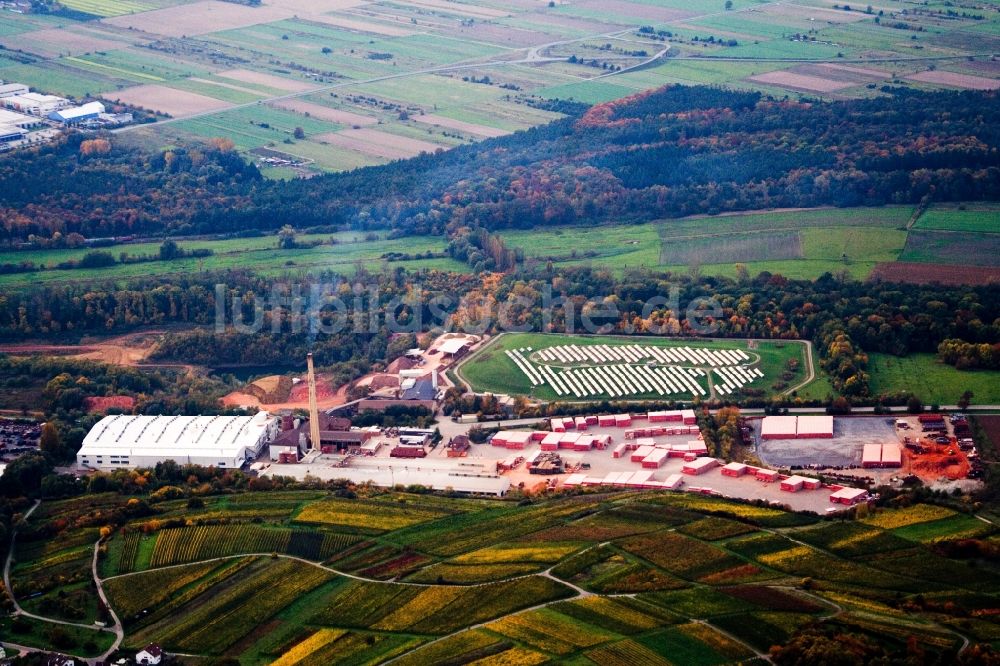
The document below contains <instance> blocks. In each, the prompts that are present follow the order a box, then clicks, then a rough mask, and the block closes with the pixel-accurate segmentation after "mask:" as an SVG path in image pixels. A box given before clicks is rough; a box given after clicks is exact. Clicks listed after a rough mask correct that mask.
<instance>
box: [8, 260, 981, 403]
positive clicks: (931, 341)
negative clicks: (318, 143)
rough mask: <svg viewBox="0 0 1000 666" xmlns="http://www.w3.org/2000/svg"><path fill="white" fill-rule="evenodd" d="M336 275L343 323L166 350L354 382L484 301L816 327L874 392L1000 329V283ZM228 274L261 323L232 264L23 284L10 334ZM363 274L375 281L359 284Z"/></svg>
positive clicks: (833, 355) (619, 326)
mask: <svg viewBox="0 0 1000 666" xmlns="http://www.w3.org/2000/svg"><path fill="white" fill-rule="evenodd" d="M328 277H329V278H330V280H331V282H330V285H331V290H332V293H333V294H337V293H341V294H357V296H354V297H351V298H346V299H343V303H344V306H346V307H345V308H344V309H342V310H340V311H339V315H340V316H344V317H345V322H347V323H345V324H344V325H342V326H341V327H340V329H338V330H332V327H331V326H330V325H331V324H332V323H333V322H334V317H335V316H337V311H334V310H323V311H321V312H320V313H319V315H317V316H318V317H319V318H318V319H315V320H314V316H313V314H312V313H311V312H310V311H309V309H308V308H299V309H295V308H291V307H288V306H289V305H290V299H289V300H288V301H282V299H280V298H279V299H278V300H277V302H276V303H272V304H271V306H272V307H270V308H269V309H268V310H267V311H266V313H265V314H264V315H263V316H262V317H261V318H260V320H259V325H258V326H257V327H256V328H255V329H254V330H251V331H249V332H246V331H243V332H241V331H239V330H235V329H234V328H232V327H230V328H228V329H227V330H226V331H225V332H224V333H215V332H213V327H211V326H203V327H201V328H200V329H198V330H197V331H194V332H190V333H184V334H175V335H170V336H168V337H167V339H166V341H165V342H164V343H163V345H162V346H161V348H160V350H159V356H160V357H161V358H163V359H166V360H176V361H181V362H184V363H205V364H219V363H223V364H226V363H233V364H238V363H246V364H262V363H265V364H266V363H280V362H282V360H283V359H288V358H301V357H302V356H304V354H305V352H306V351H307V350H312V351H313V352H314V353H315V354H316V357H317V361H318V362H319V363H321V364H323V365H328V366H331V367H335V368H337V372H339V373H342V375H343V378H344V379H345V381H346V380H347V379H350V378H351V377H352V376H356V375H358V374H361V373H362V372H364V371H365V370H366V369H367V368H368V366H369V364H371V363H376V362H380V361H382V360H385V358H386V357H387V350H388V349H389V345H390V344H391V340H392V336H393V334H394V333H397V332H410V333H414V332H420V331H425V330H431V329H434V328H441V327H446V326H452V327H456V328H458V329H460V330H471V329H475V327H476V326H478V325H480V323H481V320H480V317H481V315H482V313H483V312H490V313H493V314H494V315H495V314H496V313H497V312H499V311H501V310H502V311H503V312H504V313H505V315H506V322H505V324H504V325H505V326H507V327H509V326H519V327H527V328H528V329H530V330H537V331H587V330H588V328H587V325H588V322H589V323H590V324H591V325H594V326H597V327H599V328H600V330H601V331H604V332H616V333H630V334H638V335H644V334H647V335H654V334H655V335H680V336H687V335H698V334H701V333H702V332H703V329H699V328H697V325H701V326H709V327H710V328H709V330H710V332H711V334H713V335H717V336H724V337H740V338H748V337H750V338H779V339H780V338H803V339H809V340H813V341H814V342H815V343H816V344H817V350H818V352H819V354H820V357H821V363H822V365H823V367H824V369H825V370H826V371H827V372H828V373H829V374H830V376H831V379H832V380H833V383H834V386H835V388H837V389H838V390H839V391H840V392H842V393H843V394H845V395H847V396H850V397H856V398H862V399H863V398H868V397H869V387H868V378H867V373H866V370H865V368H866V365H867V357H866V353H867V352H885V353H890V354H896V355H905V354H907V353H910V352H916V351H920V352H937V351H939V346H940V345H942V343H945V342H946V341H948V344H947V345H946V346H945V347H942V350H943V349H945V348H947V349H951V348H952V347H954V346H955V345H956V343H955V342H954V340H955V339H957V340H960V341H966V342H968V343H975V344H976V345H992V344H994V343H996V342H997V341H998V340H1000V298H998V290H997V289H996V287H988V286H980V287H973V286H967V287H945V286H940V285H933V286H919V285H902V284H889V283H860V282H854V281H850V280H844V279H841V278H838V277H834V276H832V275H826V276H823V277H821V278H820V279H818V280H815V281H805V280H789V279H786V278H784V277H782V276H780V275H771V274H769V273H761V274H760V275H758V276H756V277H753V278H750V277H747V278H746V279H742V280H729V279H722V278H712V277H698V278H695V277H691V276H686V275H685V276H672V275H669V274H664V273H659V274H657V273H653V272H645V271H636V272H630V273H627V274H626V275H624V276H622V277H617V276H615V275H613V274H612V273H610V272H608V271H604V270H596V269H593V268H586V267H581V268H567V269H562V270H560V271H559V272H558V273H556V272H553V271H551V270H549V269H547V268H545V267H541V266H535V267H531V266H529V267H522V268H521V269H519V270H518V271H515V272H511V273H507V274H499V273H493V274H486V275H482V276H470V275H462V274H455V273H444V272H439V271H424V272H420V273H404V272H402V271H395V272H392V273H385V274H378V275H363V276H356V280H357V281H353V282H352V281H350V280H346V279H344V278H335V277H334V276H328ZM362 280H363V282H362ZM220 282H224V283H225V284H226V285H227V288H226V291H225V292H224V294H223V301H224V302H223V303H220V304H219V306H220V307H222V308H223V309H224V310H225V312H226V322H228V323H229V324H232V322H234V321H236V322H240V323H241V324H243V325H245V326H250V324H249V322H250V321H251V320H252V319H253V314H252V311H251V310H252V308H251V307H250V306H251V304H252V303H253V302H254V298H255V296H257V295H268V294H270V293H271V289H272V286H273V283H272V281H271V280H270V279H269V278H266V277H264V276H259V275H254V274H250V273H243V272H231V273H226V274H217V275H212V274H208V275H200V276H190V277H188V278H185V279H184V280H181V281H177V282H176V283H174V284H166V283H164V282H160V281H156V280H141V281H137V282H135V283H133V284H131V285H130V286H129V288H127V289H125V288H121V287H120V286H116V285H111V284H109V285H103V286H101V285H90V286H79V285H66V286H58V287H45V288H29V289H27V290H25V291H19V292H12V293H10V294H6V295H4V297H3V298H0V339H7V340H15V339H23V338H28V337H37V336H39V335H47V334H52V333H61V334H63V335H65V334H67V333H71V334H76V335H79V334H82V333H85V332H114V331H120V330H128V329H130V328H133V327H138V326H142V325H162V324H167V323H190V324H205V325H207V324H211V323H212V322H213V321H214V316H215V312H216V305H217V302H216V292H215V284H217V283H220ZM360 284H364V288H363V289H355V288H354V286H355V285H360ZM672 288H675V289H676V290H677V294H678V306H679V307H678V308H677V310H676V311H675V310H673V309H670V308H669V307H668V306H662V307H657V308H654V309H649V308H646V304H647V303H648V302H650V301H651V299H654V298H656V297H662V296H664V295H665V294H668V293H670V291H671V289H672ZM459 295H461V298H459ZM701 298H713V299H715V302H716V303H717V304H718V308H719V309H718V310H717V311H716V312H713V313H711V315H710V316H709V317H707V318H705V317H702V316H701V314H700V313H699V311H697V310H695V311H692V312H688V311H687V307H688V304H690V303H692V302H695V301H697V299H701ZM609 304H613V307H612V308H609V307H608V306H609ZM598 308H599V309H600V312H599V311H598V310H597V309H598ZM595 313H596V314H595ZM358 315H361V316H362V319H361V325H360V326H358V325H356V324H355V321H356V317H357V316H358ZM585 315H586V320H585ZM701 319H707V320H706V321H701ZM316 322H318V323H319V324H320V326H319V327H318V328H317V327H316V326H315V325H314V324H315V323H316ZM488 323H489V326H488V327H487V329H486V330H498V326H499V323H498V321H497V320H496V319H494V320H493V321H492V322H488ZM963 351H964V353H966V354H967V353H968V350H963ZM950 362H953V361H950Z"/></svg>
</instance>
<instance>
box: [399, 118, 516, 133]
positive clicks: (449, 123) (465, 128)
mask: <svg viewBox="0 0 1000 666" xmlns="http://www.w3.org/2000/svg"><path fill="white" fill-rule="evenodd" d="M413 120H414V121H416V122H418V123H424V124H427V125H437V126H438V127H447V128H448V129H453V130H457V131H459V132H465V133H467V134H475V135H477V136H482V137H497V136H504V135H505V134H510V132H507V131H505V130H502V129H497V128H495V127H487V126H485V125H477V124H476V123H467V122H463V121H461V120H455V119H454V118H448V117H447V116H439V115H437V114H435V113H427V114H423V115H419V116H416V117H414V118H413Z"/></svg>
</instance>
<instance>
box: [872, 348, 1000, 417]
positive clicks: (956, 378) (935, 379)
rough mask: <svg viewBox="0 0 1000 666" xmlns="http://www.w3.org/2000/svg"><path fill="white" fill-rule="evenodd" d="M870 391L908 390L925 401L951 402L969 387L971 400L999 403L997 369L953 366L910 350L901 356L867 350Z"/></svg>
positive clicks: (992, 403) (999, 393)
mask: <svg viewBox="0 0 1000 666" xmlns="http://www.w3.org/2000/svg"><path fill="white" fill-rule="evenodd" d="M868 371H869V372H870V373H871V387H872V393H875V394H879V393H899V392H911V393H914V394H915V395H917V396H919V397H920V399H921V400H923V401H924V402H925V403H926V404H932V403H933V404H939V405H954V404H955V403H956V402H957V401H958V399H959V397H961V395H962V393H963V392H965V391H966V390H969V391H972V393H973V394H974V397H973V399H972V402H973V404H980V405H995V404H998V403H1000V372H998V371H995V370H975V371H971V370H965V371H963V370H956V369H955V368H953V367H952V366H950V365H945V364H943V363H939V362H938V361H937V358H936V357H935V356H934V355H933V354H911V355H910V356H905V357H903V358H898V357H896V356H890V355H888V354H871V355H870V363H869V368H868Z"/></svg>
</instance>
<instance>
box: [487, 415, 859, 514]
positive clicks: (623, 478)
mask: <svg viewBox="0 0 1000 666" xmlns="http://www.w3.org/2000/svg"><path fill="white" fill-rule="evenodd" d="M793 418H794V417H793ZM695 421H696V418H695V413H694V411H693V410H676V411H661V412H648V413H645V414H638V415H637V414H606V415H600V416H597V415H588V416H583V417H557V418H552V419H549V421H548V424H549V427H550V428H551V429H550V430H527V429H523V430H501V431H499V432H498V433H497V434H496V435H495V436H494V437H493V438H492V440H491V441H490V443H489V444H488V445H486V446H480V447H475V448H474V449H473V451H474V453H472V454H471V455H474V456H479V455H483V456H488V455H495V456H496V457H506V458H507V460H505V461H504V464H503V474H504V476H505V477H507V478H509V479H510V480H511V485H512V486H518V485H519V484H522V483H523V484H524V486H525V487H532V486H533V485H534V484H537V483H538V480H539V474H543V475H545V476H552V478H553V479H554V478H555V477H554V475H556V474H560V472H561V475H560V476H559V478H558V480H550V481H549V485H550V486H551V487H563V488H574V487H602V486H603V487H616V488H631V489H657V490H680V491H687V492H696V493H702V494H706V495H722V496H727V497H737V498H743V499H750V500H764V501H767V502H773V503H777V504H787V505H788V506H791V507H792V508H793V509H796V510H800V511H815V512H817V513H824V512H827V511H828V510H831V509H832V510H836V509H837V508H838V505H839V504H843V503H844V502H840V501H836V500H832V499H831V496H832V495H834V494H835V493H837V492H839V491H840V490H841V486H836V485H834V486H825V487H824V486H822V485H821V484H820V483H819V480H818V479H816V478H811V477H806V476H794V475H793V476H791V477H789V476H788V475H782V474H780V473H779V472H778V471H776V470H769V469H762V468H758V467H754V466H751V465H746V464H743V463H728V464H725V463H723V462H722V461H719V460H717V459H716V458H713V457H710V456H709V451H708V448H707V447H706V445H705V442H704V441H703V440H702V439H701V435H700V433H699V430H698V426H697V425H696V423H695ZM826 421H827V419H826V418H825V417H819V420H818V421H811V420H807V422H806V423H807V425H808V426H809V427H810V432H811V429H813V428H815V427H816V424H817V423H819V424H820V425H821V426H822V425H823V424H824V423H825V422H826ZM831 428H832V424H831ZM491 450H492V451H496V453H491ZM505 450H506V451H510V452H511V453H515V454H516V455H514V456H513V457H510V456H504V454H503V453H501V452H502V451H505ZM553 456H557V457H558V461H559V465H557V466H556V467H555V468H553V466H552V461H553ZM515 460H516V461H518V462H517V463H516V464H510V463H511V462H513V461H515ZM542 461H544V464H546V465H547V467H546V471H544V472H539V471H537V470H535V469H533V467H534V466H535V465H536V464H539V463H541V462H542ZM560 467H561V469H560ZM865 497H867V493H866V492H864V491H862V492H861V493H860V494H856V496H855V498H854V500H852V501H851V502H848V503H850V504H852V503H854V501H860V499H863V498H865Z"/></svg>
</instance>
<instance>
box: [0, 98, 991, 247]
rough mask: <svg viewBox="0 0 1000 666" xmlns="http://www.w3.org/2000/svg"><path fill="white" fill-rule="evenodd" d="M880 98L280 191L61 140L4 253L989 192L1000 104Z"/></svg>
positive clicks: (622, 133)
mask: <svg viewBox="0 0 1000 666" xmlns="http://www.w3.org/2000/svg"><path fill="white" fill-rule="evenodd" d="M887 92H888V93H889V94H887V95H885V96H881V97H878V98H874V99H859V100H849V101H837V102H821V101H815V102H798V101H788V100H781V101H778V100H773V99H769V98H764V97H762V96H761V95H759V94H758V93H748V92H735V91H727V90H722V89H717V88H709V87H681V86H672V87H666V88H662V89H660V90H657V91H653V92H648V93H642V94H640V95H637V96H633V97H630V98H625V99H623V100H619V101H616V102H610V103H607V104H601V105H598V106H595V107H592V108H590V109H589V110H586V111H580V110H577V111H576V112H575V115H571V116H569V117H567V118H564V119H562V120H560V121H556V122H554V123H551V124H549V125H545V126H543V127H538V128H534V129H532V130H528V131H525V132H519V133H517V134H514V135H511V136H507V137H502V138H498V139H491V140H488V141H484V142H482V143H478V144H474V145H468V146H463V147H459V148H456V149H454V150H449V151H445V152H443V153H438V154H434V155H424V156H421V157H417V158H414V159H411V160H406V161H399V162H394V163H392V164H389V165H386V166H381V167H370V168H366V169H358V170H355V171H351V172H347V173H341V174H331V175H328V176H322V177H318V178H313V179H310V180H300V181H292V182H287V183H286V182H272V181H267V180H264V179H262V178H261V176H260V174H259V172H258V171H257V170H256V168H255V167H254V166H253V165H248V164H246V163H244V162H243V160H242V159H241V158H240V157H239V155H238V154H236V153H235V152H233V150H232V147H231V145H227V144H226V143H225V142H223V141H216V142H214V143H213V144H212V145H210V146H206V147H199V148H197V149H196V148H180V147H178V148H173V149H171V150H168V151H164V152H160V153H156V154H153V155H149V154H146V153H143V152H140V151H138V150H134V149H130V148H127V147H124V146H121V145H118V141H116V140H115V139H113V138H112V139H111V140H110V141H108V140H104V139H97V140H95V139H89V140H88V139H84V138H83V137H82V136H81V135H70V136H69V137H67V138H66V139H64V140H63V141H61V142H57V143H54V144H49V145H46V146H42V147H39V148H36V149H34V150H35V152H36V154H35V155H33V156H32V157H31V159H25V154H24V153H22V154H18V155H9V156H5V157H2V158H0V243H11V242H15V241H23V240H26V239H27V238H28V237H29V236H31V235H35V236H39V237H42V238H51V237H52V235H53V234H54V233H56V232H58V233H59V234H61V235H62V236H63V237H65V236H67V235H68V234H81V235H83V236H84V237H87V238H95V237H108V236H121V235H131V234H138V235H157V234H164V233H168V234H175V235H182V234H196V233H235V232H241V231H246V230H248V229H277V228H280V227H281V226H282V225H284V224H292V225H293V226H295V227H296V228H303V227H310V226H331V225H333V226H340V227H351V228H360V229H367V228H390V229H393V230H394V231H395V232H396V233H399V234H418V233H419V234H426V233H432V234H438V235H442V234H449V235H450V234H452V233H454V232H455V231H457V230H459V229H461V228H467V227H479V228H484V229H487V230H492V229H497V228H504V227H522V228H528V227H534V226H537V225H543V224H544V225H552V224H570V223H592V222H600V221H604V220H615V221H623V220H624V221H628V220H636V221H638V220H648V219H653V218H660V217H679V216H684V215H689V214H692V213H706V212H707V213H716V212H723V211H732V210H750V209H760V208H768V207H794V206H819V205H834V206H857V205H880V204H887V203H917V202H920V201H932V200H933V201H952V200H977V199H984V198H992V197H994V196H995V195H996V192H997V191H1000V168H998V167H1000V151H998V146H1000V104H997V95H998V93H996V92H995V91H994V92H934V93H931V92H917V91H908V90H901V89H892V90H887Z"/></svg>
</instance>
